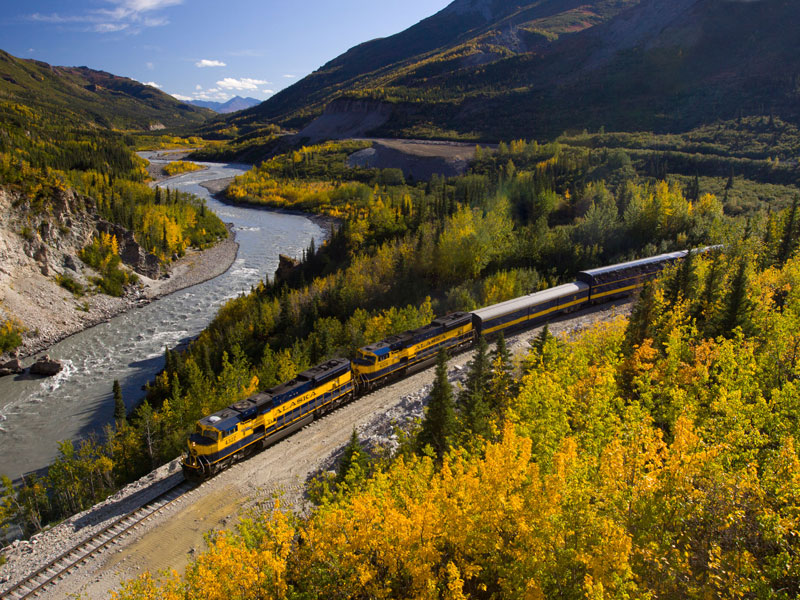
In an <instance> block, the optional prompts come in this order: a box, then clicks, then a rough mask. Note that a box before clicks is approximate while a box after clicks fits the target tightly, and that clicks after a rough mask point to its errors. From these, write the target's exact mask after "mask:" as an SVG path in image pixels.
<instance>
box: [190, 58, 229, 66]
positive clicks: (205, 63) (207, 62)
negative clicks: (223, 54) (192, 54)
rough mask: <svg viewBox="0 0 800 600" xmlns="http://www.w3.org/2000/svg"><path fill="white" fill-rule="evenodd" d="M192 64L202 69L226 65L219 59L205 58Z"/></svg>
mask: <svg viewBox="0 0 800 600" xmlns="http://www.w3.org/2000/svg"><path fill="white" fill-rule="evenodd" d="M194 66H195V67H198V68H200V69H203V68H205V67H225V66H227V65H226V64H225V63H224V62H222V61H221V60H208V59H207V58H204V59H203V60H198V61H197V62H196V63H194Z"/></svg>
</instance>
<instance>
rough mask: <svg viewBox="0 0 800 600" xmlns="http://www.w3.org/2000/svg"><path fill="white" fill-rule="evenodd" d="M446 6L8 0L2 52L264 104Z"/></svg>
mask: <svg viewBox="0 0 800 600" xmlns="http://www.w3.org/2000/svg"><path fill="white" fill-rule="evenodd" d="M449 3H450V0H286V1H278V0H69V1H65V0H27V1H25V2H20V1H17V0H5V1H4V2H3V13H4V14H3V18H2V19H1V20H0V48H2V49H3V50H5V51H7V52H10V53H11V54H13V55H15V56H18V57H21V58H35V59H37V60H42V61H45V62H47V63H50V64H54V65H64V66H87V67H90V68H93V69H98V70H103V71H109V72H111V73H114V74H115V75H123V76H125V77H131V78H132V79H137V80H139V81H141V82H143V83H151V84H155V85H157V86H158V87H160V88H161V89H162V90H164V91H165V92H168V93H170V94H173V95H175V96H177V97H180V98H181V99H183V100H186V99H192V98H194V99H201V100H218V101H224V100H227V99H228V98H231V97H233V96H235V95H240V96H252V97H255V98H259V99H266V98H269V97H270V96H271V95H272V94H273V93H275V92H277V91H280V90H281V89H283V88H285V87H287V86H289V85H291V84H292V83H293V82H294V81H296V80H297V79H299V78H301V77H303V76H305V75H307V74H308V73H310V72H311V71H313V70H315V69H316V68H318V67H320V66H321V65H323V64H324V63H326V62H327V61H329V60H330V59H332V58H334V57H336V56H338V55H339V54H341V53H342V52H344V51H345V50H347V49H348V48H351V47H352V46H354V45H356V44H358V43H361V42H364V41H367V40H369V39H373V38H376V37H385V36H387V35H391V34H393V33H397V32H398V31H402V30H403V29H406V28H407V27H409V26H411V25H413V24H414V23H416V22H418V21H420V20H422V19H423V18H425V17H427V16H430V15H432V14H434V13H435V12H437V11H439V10H441V9H442V8H444V7H445V6H447V5H448V4H449Z"/></svg>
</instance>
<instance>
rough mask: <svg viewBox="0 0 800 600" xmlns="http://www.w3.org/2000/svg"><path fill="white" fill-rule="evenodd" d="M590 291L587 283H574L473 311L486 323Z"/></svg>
mask: <svg viewBox="0 0 800 600" xmlns="http://www.w3.org/2000/svg"><path fill="white" fill-rule="evenodd" d="M588 289H589V286H588V285H586V284H585V283H583V282H581V281H573V282H572V283H565V284H563V285H558V286H556V287H553V288H548V289H546V290H542V291H541V292H534V293H533V294H528V295H527V296H521V297H519V298H514V299H512V300H506V301H505V302H500V303H499V304H492V305H491V306H487V307H485V308H479V309H478V310H474V311H472V314H473V315H476V316H477V317H479V318H480V319H481V320H482V321H486V320H488V319H493V318H495V317H499V316H502V315H506V314H509V313H513V312H516V311H518V310H522V309H524V308H528V307H529V306H536V305H538V304H541V303H543V302H549V301H550V300H554V299H556V298H560V297H561V296H564V295H568V294H577V293H580V292H585V291H587V290H588Z"/></svg>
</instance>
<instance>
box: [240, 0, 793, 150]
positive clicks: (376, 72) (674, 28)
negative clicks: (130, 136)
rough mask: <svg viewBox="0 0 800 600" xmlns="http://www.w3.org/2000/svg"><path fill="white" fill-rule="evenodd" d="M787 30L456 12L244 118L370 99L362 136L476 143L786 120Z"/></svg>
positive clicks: (579, 8)
mask: <svg viewBox="0 0 800 600" xmlns="http://www.w3.org/2000/svg"><path fill="white" fill-rule="evenodd" d="M798 21H800V6H797V5H796V3H791V2H787V1H786V0H757V1H747V2H745V1H741V0H675V1H671V2H670V1H667V0H590V1H586V0H584V1H581V0H536V1H533V2H531V1H528V2H516V1H508V2H507V1H502V0H456V1H455V2H453V3H451V4H450V5H448V6H447V7H445V8H444V9H443V10H441V11H439V12H438V13H436V14H435V15H432V16H431V17H428V18H427V19H425V20H423V21H421V22H420V23H418V24H417V25H414V26H412V27H411V28H409V29H407V30H405V31H403V32H400V33H398V34H395V35H394V36H390V37H388V38H382V39H378V40H371V41H369V42H365V43H363V44H359V45H358V46H355V47H353V48H351V49H350V50H348V51H347V52H345V53H344V54H342V55H340V56H339V57H336V58H334V59H332V60H331V61H328V62H327V63H326V64H325V65H323V66H322V67H320V68H319V69H317V70H316V71H315V72H314V73H312V74H310V75H309V76H307V77H306V78H304V79H302V80H301V81H299V82H297V83H296V84H294V85H293V86H291V87H289V88H287V89H285V90H282V91H281V92H280V93H279V94H276V95H275V96H274V97H273V98H271V99H269V100H267V101H266V102H264V103H263V104H261V105H259V106H258V107H255V108H252V109H249V110H248V111H245V112H244V113H242V115H243V117H244V120H245V121H246V120H250V121H251V122H262V123H263V122H272V123H278V124H280V125H283V126H285V127H291V128H296V129H302V128H304V127H306V126H307V125H308V124H309V122H310V121H312V120H313V119H315V118H317V117H319V116H320V115H322V114H323V113H324V111H325V107H326V106H330V105H331V103H332V102H334V101H337V100H338V99H342V98H345V99H369V100H373V101H378V102H382V103H386V104H388V105H389V106H390V107H391V108H392V115H391V117H390V118H389V119H388V120H387V121H386V123H385V124H383V125H381V126H380V127H379V128H378V129H376V130H374V131H371V132H369V133H370V134H371V135H377V136H398V137H420V136H421V137H463V138H468V139H476V140H487V141H488V140H498V139H503V138H505V139H509V138H512V137H520V136H523V137H536V136H544V137H553V136H555V135H558V134H560V133H561V132H562V131H564V130H565V129H568V128H599V127H606V128H609V127H610V128H621V129H624V130H632V129H636V128H641V129H652V130H657V131H677V130H687V129H690V128H692V127H695V126H697V125H698V124H701V123H707V122H714V121H715V120H718V119H730V118H736V117H737V116H738V115H747V114H771V113H773V112H774V113H775V114H776V115H781V116H782V117H784V118H785V119H787V120H789V121H795V120H797V118H798V116H800V111H798V104H797V102H796V100H797V91H796V88H797V86H796V85H795V83H794V80H795V78H797V77H800V60H798V56H800V43H798V39H797V38H796V36H794V35H793V33H792V30H791V28H790V27H788V24H789V23H793V22H798Z"/></svg>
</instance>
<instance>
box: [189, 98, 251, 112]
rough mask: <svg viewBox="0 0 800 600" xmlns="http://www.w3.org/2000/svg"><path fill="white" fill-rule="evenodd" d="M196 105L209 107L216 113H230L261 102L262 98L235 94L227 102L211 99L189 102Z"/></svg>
mask: <svg viewBox="0 0 800 600" xmlns="http://www.w3.org/2000/svg"><path fill="white" fill-rule="evenodd" d="M189 104H192V105H194V106H200V107H202V108H208V109H209V110H213V111H214V112H216V113H220V114H229V113H232V112H236V111H238V110H245V109H247V108H252V107H254V106H258V105H259V104H261V100H258V99H257V98H242V97H241V96H234V97H233V98H231V99H230V100H228V101H227V102H212V101H211V100H192V101H191V102H189Z"/></svg>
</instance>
